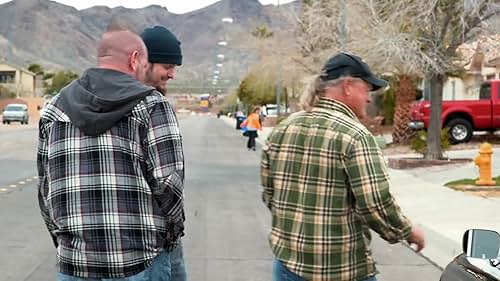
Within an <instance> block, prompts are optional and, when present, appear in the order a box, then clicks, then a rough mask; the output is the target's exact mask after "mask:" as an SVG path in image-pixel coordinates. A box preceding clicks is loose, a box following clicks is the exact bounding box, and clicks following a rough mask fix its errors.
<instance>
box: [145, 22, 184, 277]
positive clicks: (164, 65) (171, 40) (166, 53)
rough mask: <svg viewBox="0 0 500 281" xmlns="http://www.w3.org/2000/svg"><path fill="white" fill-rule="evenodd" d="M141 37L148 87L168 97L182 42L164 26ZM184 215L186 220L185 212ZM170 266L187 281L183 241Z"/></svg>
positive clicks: (172, 255)
mask: <svg viewBox="0 0 500 281" xmlns="http://www.w3.org/2000/svg"><path fill="white" fill-rule="evenodd" d="M141 37H142V40H144V44H146V47H147V49H148V54H149V56H148V60H149V64H148V68H147V71H146V85H149V86H153V87H155V88H156V90H158V91H159V92H161V93H162V94H164V95H166V94H167V81H168V80H170V79H174V78H175V71H176V67H177V66H181V65H182V51H181V42H180V41H179V40H178V39H177V37H176V36H175V35H174V34H173V33H172V32H171V31H170V30H168V29H167V28H165V27H163V26H154V27H151V28H146V29H145V30H144V31H143V32H142V34H141ZM182 214H183V219H184V210H182ZM182 236H184V233H182ZM170 264H171V272H172V275H171V281H186V280H187V273H186V265H185V262H184V253H183V248H182V242H181V239H179V243H178V245H177V246H176V247H175V248H174V249H173V250H172V252H171V253H170Z"/></svg>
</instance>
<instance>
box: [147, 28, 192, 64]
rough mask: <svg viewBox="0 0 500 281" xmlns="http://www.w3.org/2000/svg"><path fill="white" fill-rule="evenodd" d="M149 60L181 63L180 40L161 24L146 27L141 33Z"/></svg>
mask: <svg viewBox="0 0 500 281" xmlns="http://www.w3.org/2000/svg"><path fill="white" fill-rule="evenodd" d="M141 37H142V40H144V44H146V47H147V48H148V56H149V62H151V63H155V62H156V63H165V64H175V65H182V52H181V42H180V41H179V40H177V37H175V35H174V34H173V33H172V32H170V31H169V30H168V29H166V28H165V27H163V26H155V27H153V28H146V29H144V31H143V32H142V34H141Z"/></svg>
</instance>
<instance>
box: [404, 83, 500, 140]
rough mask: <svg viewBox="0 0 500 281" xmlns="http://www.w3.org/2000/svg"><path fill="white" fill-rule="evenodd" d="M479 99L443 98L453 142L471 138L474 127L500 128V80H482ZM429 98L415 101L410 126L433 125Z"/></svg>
mask: <svg viewBox="0 0 500 281" xmlns="http://www.w3.org/2000/svg"><path fill="white" fill-rule="evenodd" d="M478 91H479V95H478V99H477V100H453V101H443V110H442V113H441V126H442V127H446V128H448V130H449V133H450V141H451V143H454V144H456V143H461V142H468V141H469V140H470V139H471V138H472V133H473V132H474V131H494V130H497V129H500V80H498V79H496V80H489V81H486V82H484V83H483V84H481V86H480V88H479V90H478ZM430 112H431V105H430V102H429V101H420V102H415V103H414V104H413V107H412V109H411V112H410V120H411V121H410V122H409V123H408V126H409V127H410V128H412V129H415V130H420V129H427V128H429V119H430Z"/></svg>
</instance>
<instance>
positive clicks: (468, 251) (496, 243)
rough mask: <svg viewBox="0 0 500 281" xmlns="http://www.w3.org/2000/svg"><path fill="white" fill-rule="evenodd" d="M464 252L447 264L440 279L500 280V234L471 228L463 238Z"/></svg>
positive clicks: (455, 280) (460, 280) (457, 280)
mask: <svg viewBox="0 0 500 281" xmlns="http://www.w3.org/2000/svg"><path fill="white" fill-rule="evenodd" d="M462 249H463V253H462V254H460V255H458V256H457V257H455V259H454V260H453V261H452V262H451V263H450V264H448V265H447V266H446V268H445V269H444V271H443V273H442V275H441V278H440V279H439V280H440V281H478V280H482V281H500V253H499V251H500V234H498V232H496V231H493V230H486V229H469V230H467V231H466V232H465V233H464V235H463V238H462Z"/></svg>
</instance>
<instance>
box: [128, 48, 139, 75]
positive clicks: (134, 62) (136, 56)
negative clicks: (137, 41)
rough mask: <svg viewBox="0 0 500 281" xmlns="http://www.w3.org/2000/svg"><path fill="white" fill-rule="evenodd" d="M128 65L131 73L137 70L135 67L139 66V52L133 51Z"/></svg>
mask: <svg viewBox="0 0 500 281" xmlns="http://www.w3.org/2000/svg"><path fill="white" fill-rule="evenodd" d="M128 63H129V66H130V68H131V69H132V70H133V71H136V70H137V65H138V64H139V51H137V50H135V51H133V52H132V53H131V54H130V58H129V62H128Z"/></svg>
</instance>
